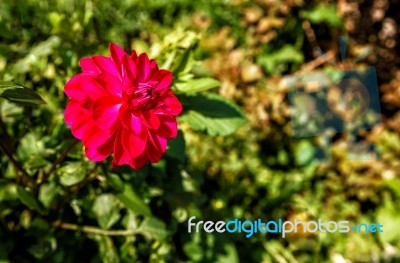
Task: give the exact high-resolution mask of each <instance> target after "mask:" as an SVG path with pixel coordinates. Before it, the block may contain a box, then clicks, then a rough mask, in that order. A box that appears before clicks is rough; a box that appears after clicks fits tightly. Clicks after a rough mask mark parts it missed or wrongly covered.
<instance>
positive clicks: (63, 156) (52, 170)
mask: <svg viewBox="0 0 400 263" xmlns="http://www.w3.org/2000/svg"><path fill="white" fill-rule="evenodd" d="M78 143H79V141H78V140H74V141H73V142H72V143H71V144H69V145H68V146H67V147H66V148H65V149H64V151H62V153H61V154H60V156H58V158H57V159H56V160H55V161H54V163H53V164H52V166H51V168H50V170H49V171H48V172H47V173H46V174H45V175H44V176H43V179H42V180H41V183H43V182H45V181H47V179H49V178H50V176H51V175H52V174H53V173H54V172H55V171H56V168H57V166H58V165H59V164H60V163H61V162H62V161H63V160H64V158H65V157H66V156H67V154H68V153H69V152H70V151H71V150H72V149H73V148H74V147H75V145H77V144H78Z"/></svg>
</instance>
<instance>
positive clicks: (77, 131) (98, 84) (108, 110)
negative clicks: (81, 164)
mask: <svg viewBox="0 0 400 263" xmlns="http://www.w3.org/2000/svg"><path fill="white" fill-rule="evenodd" d="M110 52H111V56H110V57H104V56H93V57H89V58H82V59H81V60H80V66H81V68H82V70H83V72H82V73H80V74H78V75H76V76H74V77H72V78H71V79H70V80H69V81H68V82H67V84H66V85H65V87H64V91H65V93H66V94H67V96H68V97H69V98H70V100H69V102H68V104H67V107H66V109H65V112H64V118H65V122H66V123H67V124H68V125H69V126H70V127H71V131H72V134H73V135H74V136H75V137H76V138H77V139H79V140H82V142H83V145H84V146H85V154H86V156H87V157H88V158H89V159H90V160H92V161H95V162H98V161H102V160H104V159H105V158H107V157H108V156H109V155H110V154H112V153H113V154H114V159H113V160H112V166H113V167H115V166H119V165H123V164H129V165H130V166H131V167H133V168H134V169H139V168H140V167H142V166H143V165H144V164H146V163H147V162H148V161H151V162H153V163H154V162H158V161H159V160H160V159H161V156H162V155H163V153H164V152H165V149H166V147H167V139H171V138H175V137H176V136H177V132H178V129H177V123H176V116H177V115H178V114H179V113H180V112H181V111H182V105H181V103H180V102H179V100H178V99H177V98H176V97H175V96H174V95H173V93H172V90H171V89H170V88H169V86H170V84H171V81H172V73H171V72H170V71H168V70H164V69H158V66H157V63H156V62H155V61H154V60H152V59H151V60H150V59H149V58H148V57H147V55H146V54H145V53H142V54H140V55H139V56H138V55H137V54H136V52H135V51H132V54H131V55H130V56H129V55H128V54H126V53H125V52H124V51H123V50H122V49H121V48H120V47H119V46H117V45H116V44H114V43H111V44H110Z"/></svg>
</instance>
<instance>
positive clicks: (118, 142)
mask: <svg viewBox="0 0 400 263" xmlns="http://www.w3.org/2000/svg"><path fill="white" fill-rule="evenodd" d="M122 132H123V129H119V130H118V132H117V135H116V138H115V143H114V159H113V160H112V162H111V165H112V167H116V166H120V165H124V164H127V163H128V162H129V161H130V160H131V157H130V155H129V153H128V151H127V150H126V149H125V147H124V144H123V141H122Z"/></svg>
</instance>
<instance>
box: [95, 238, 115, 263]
mask: <svg viewBox="0 0 400 263" xmlns="http://www.w3.org/2000/svg"><path fill="white" fill-rule="evenodd" d="M95 239H96V240H97V243H98V245H99V254H100V258H101V260H102V262H103V263H119V262H121V261H120V259H119V256H118V253H117V249H116V248H115V245H114V243H113V240H112V239H111V237H109V236H102V235H99V236H96V237H95Z"/></svg>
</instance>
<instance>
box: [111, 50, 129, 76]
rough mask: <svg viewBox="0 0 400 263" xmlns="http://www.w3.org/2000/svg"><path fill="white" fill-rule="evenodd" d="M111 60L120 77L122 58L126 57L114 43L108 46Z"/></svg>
mask: <svg viewBox="0 0 400 263" xmlns="http://www.w3.org/2000/svg"><path fill="white" fill-rule="evenodd" d="M110 53H111V58H112V60H113V61H114V64H115V65H117V70H118V73H119V74H120V76H122V58H123V57H125V56H128V55H127V54H126V53H125V51H124V50H123V49H122V48H121V47H120V46H118V45H117V44H115V43H111V44H110Z"/></svg>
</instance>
